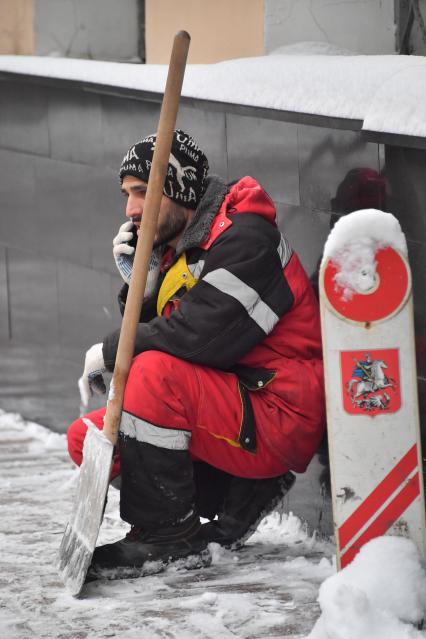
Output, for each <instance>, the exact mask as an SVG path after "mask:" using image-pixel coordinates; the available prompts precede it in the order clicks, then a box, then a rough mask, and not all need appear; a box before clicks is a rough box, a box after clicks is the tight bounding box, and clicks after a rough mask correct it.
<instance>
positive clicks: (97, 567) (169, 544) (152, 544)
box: [88, 515, 211, 579]
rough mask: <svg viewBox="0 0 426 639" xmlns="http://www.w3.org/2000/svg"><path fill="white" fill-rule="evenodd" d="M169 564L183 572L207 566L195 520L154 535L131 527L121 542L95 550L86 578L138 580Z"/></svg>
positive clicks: (162, 530)
mask: <svg viewBox="0 0 426 639" xmlns="http://www.w3.org/2000/svg"><path fill="white" fill-rule="evenodd" d="M172 562H174V563H176V562H178V565H179V566H181V567H183V568H186V569H192V568H200V567H202V566H208V565H210V563H211V555H210V552H209V551H208V549H207V541H206V539H205V537H204V535H203V534H202V532H201V524H200V520H199V518H198V516H195V515H192V516H190V517H189V518H188V520H187V521H184V522H179V523H178V524H176V525H175V526H170V527H169V528H163V529H159V530H156V531H147V530H143V529H141V528H137V527H136V526H132V528H131V529H130V532H128V533H127V535H126V536H125V537H124V539H120V540H119V541H116V542H115V543H113V544H106V545H104V546H98V547H97V548H95V552H94V554H93V558H92V563H91V566H90V569H89V575H88V576H89V579H90V578H94V577H102V576H104V577H107V578H108V577H110V578H119V577H131V576H138V577H141V576H143V575H147V574H153V573H157V572H160V571H161V570H163V569H164V568H165V567H166V566H167V565H168V564H170V563H172Z"/></svg>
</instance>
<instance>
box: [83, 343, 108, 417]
mask: <svg viewBox="0 0 426 639" xmlns="http://www.w3.org/2000/svg"><path fill="white" fill-rule="evenodd" d="M105 371H106V368H105V362H104V356H103V353H102V343H100V344H94V345H93V346H91V347H90V348H89V350H88V351H87V353H86V357H85V360H84V371H83V375H82V376H81V377H80V379H79V380H78V388H79V390H80V397H81V403H82V404H83V406H87V404H88V403H89V399H90V398H91V397H92V395H93V393H94V392H95V393H97V394H98V395H103V394H104V393H106V386H105V382H104V378H103V376H102V373H104V372H105Z"/></svg>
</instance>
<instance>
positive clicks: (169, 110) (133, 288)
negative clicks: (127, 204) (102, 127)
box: [103, 31, 190, 445]
mask: <svg viewBox="0 0 426 639" xmlns="http://www.w3.org/2000/svg"><path fill="white" fill-rule="evenodd" d="M189 43H190V36H189V34H188V33H186V31H180V32H179V33H177V34H176V36H175V38H174V42H173V48H172V53H171V57H170V64H169V72H168V75H167V82H166V88H165V92H164V97H163V102H162V106H161V112H160V120H159V124H158V131H157V140H156V144H155V149H154V155H153V158H152V166H151V171H150V175H149V181H148V187H147V192H146V198H145V204H144V210H143V216H142V222H141V230H140V235H139V240H138V243H137V246H136V252H135V257H134V261H133V271H132V278H131V280H130V286H129V292H128V296H127V301H126V308H125V311H124V316H123V321H122V324H121V331H120V339H119V342H118V349H117V356H116V361H115V366H114V373H113V376H112V381H111V389H110V393H109V397H108V403H107V408H106V414H105V418H104V429H103V431H104V434H105V436H106V437H107V438H108V439H109V440H110V441H111V442H112V443H113V444H114V445H115V444H116V442H117V437H118V429H119V426H120V419H121V411H122V407H123V397H124V389H125V386H126V382H127V377H128V374H129V370H130V366H131V363H132V359H133V355H134V348H135V339H136V332H137V328H138V323H139V318H140V314H141V310H142V301H143V294H144V291H145V286H146V279H147V274H148V267H149V260H150V257H151V253H152V246H153V242H154V237H155V232H156V229H157V221H158V214H159V210H160V204H161V198H162V196H163V187H164V182H165V179H166V173H167V165H168V162H169V156H170V149H171V146H172V139H173V131H174V128H175V125H176V117H177V111H178V107H179V98H180V93H181V89H182V83H183V76H184V73H185V66H186V59H187V55H188V49H189Z"/></svg>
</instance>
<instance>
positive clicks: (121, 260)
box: [112, 220, 135, 284]
mask: <svg viewBox="0 0 426 639" xmlns="http://www.w3.org/2000/svg"><path fill="white" fill-rule="evenodd" d="M132 228H133V222H132V221H131V220H128V221H127V222H124V224H122V225H121V226H120V228H119V229H118V233H117V235H116V236H115V238H114V239H113V241H112V253H113V255H114V260H115V263H116V265H117V268H118V272H119V273H120V275H121V277H122V278H123V280H124V281H125V282H126V284H130V276H131V274H132V268H133V258H134V255H135V247H134V246H131V245H130V244H129V242H131V241H132V240H133V239H134V234H133V231H132Z"/></svg>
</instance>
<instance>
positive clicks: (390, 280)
mask: <svg viewBox="0 0 426 639" xmlns="http://www.w3.org/2000/svg"><path fill="white" fill-rule="evenodd" d="M375 259H376V262H377V267H376V272H377V274H378V276H379V283H378V286H377V288H375V289H373V290H372V291H371V293H368V292H366V293H357V292H356V291H353V294H352V297H351V298H350V299H344V297H343V288H342V287H340V286H339V285H338V284H337V283H336V281H335V276H336V274H337V273H338V271H339V269H338V267H337V265H336V264H335V262H333V260H332V259H329V260H328V262H327V265H326V267H325V270H324V291H325V295H326V298H327V300H328V302H329V304H330V305H331V307H332V309H333V310H334V311H335V312H336V313H337V314H338V315H342V316H343V317H344V318H346V319H348V320H351V321H353V322H363V323H364V322H380V321H383V320H385V319H387V318H388V317H390V316H392V315H395V313H397V312H398V310H399V309H400V308H401V307H402V306H403V305H404V304H405V302H406V300H407V298H408V294H409V292H410V272H409V268H408V264H407V262H406V260H405V259H404V258H403V257H402V256H401V255H400V254H399V253H398V252H397V251H395V250H394V249H393V248H391V247H389V246H388V247H386V248H383V249H379V250H378V251H377V253H376V255H375Z"/></svg>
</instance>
